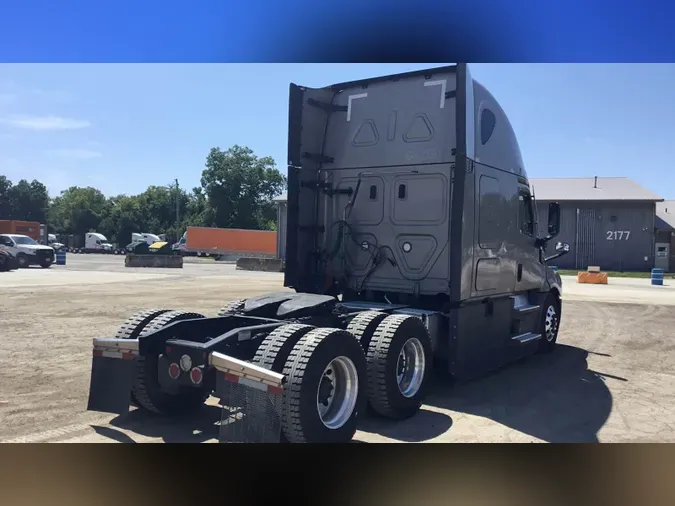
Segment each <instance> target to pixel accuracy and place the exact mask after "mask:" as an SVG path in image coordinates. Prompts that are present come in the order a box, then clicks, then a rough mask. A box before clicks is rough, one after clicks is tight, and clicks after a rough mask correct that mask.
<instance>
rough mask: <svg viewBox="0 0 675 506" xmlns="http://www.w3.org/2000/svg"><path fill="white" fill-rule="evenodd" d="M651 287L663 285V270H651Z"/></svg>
mask: <svg viewBox="0 0 675 506" xmlns="http://www.w3.org/2000/svg"><path fill="white" fill-rule="evenodd" d="M652 285H663V269H652Z"/></svg>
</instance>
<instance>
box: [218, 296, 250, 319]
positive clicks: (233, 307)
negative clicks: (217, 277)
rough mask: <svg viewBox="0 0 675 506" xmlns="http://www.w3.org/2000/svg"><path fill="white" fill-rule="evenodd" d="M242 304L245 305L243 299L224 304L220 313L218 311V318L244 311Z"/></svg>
mask: <svg viewBox="0 0 675 506" xmlns="http://www.w3.org/2000/svg"><path fill="white" fill-rule="evenodd" d="M244 304H246V300H245V299H240V300H233V301H230V302H228V303H227V304H225V306H223V308H221V310H220V311H218V316H228V315H233V314H237V313H238V312H240V311H241V310H242V309H244Z"/></svg>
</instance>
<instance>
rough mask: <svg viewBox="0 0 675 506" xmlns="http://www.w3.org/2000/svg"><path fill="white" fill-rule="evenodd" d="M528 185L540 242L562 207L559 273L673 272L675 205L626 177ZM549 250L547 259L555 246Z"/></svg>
mask: <svg viewBox="0 0 675 506" xmlns="http://www.w3.org/2000/svg"><path fill="white" fill-rule="evenodd" d="M530 185H531V187H532V190H533V192H534V196H535V199H536V201H537V211H538V223H539V235H540V237H541V236H545V235H546V232H547V231H546V225H547V223H548V204H549V203H551V202H558V203H560V212H561V220H560V234H559V235H558V237H556V239H555V242H557V241H561V242H566V243H568V244H569V245H570V252H569V253H568V254H566V255H564V256H562V257H560V258H559V259H558V260H556V262H555V263H556V265H557V266H558V267H559V268H561V269H583V270H585V269H586V268H587V267H588V266H589V265H597V266H600V268H601V269H603V270H606V271H648V270H650V269H651V268H653V267H655V266H656V267H659V266H661V267H662V268H665V269H667V270H669V267H670V266H671V265H672V266H673V268H674V269H675V201H669V202H670V205H668V203H667V202H665V201H664V200H663V199H662V198H661V197H659V196H658V195H655V194H654V193H652V192H650V191H649V190H647V189H645V188H644V187H642V186H641V185H639V184H638V183H636V182H635V181H633V180H631V179H628V178H624V177H598V178H593V177H590V178H547V179H531V180H530ZM275 200H276V201H277V205H278V220H279V221H278V224H277V230H278V235H277V237H278V241H279V244H278V248H277V250H278V255H279V257H280V258H284V257H285V254H286V213H287V206H286V195H282V196H280V197H278V198H277V199H275ZM657 205H658V214H657ZM664 247H665V248H666V250H667V251H666V253H665V258H667V259H668V263H669V265H668V266H665V261H664V256H663V255H664V250H663V249H662V248H664ZM659 248H661V250H659ZM549 249H550V252H549V254H551V253H552V252H553V245H550V246H549ZM655 252H656V254H655Z"/></svg>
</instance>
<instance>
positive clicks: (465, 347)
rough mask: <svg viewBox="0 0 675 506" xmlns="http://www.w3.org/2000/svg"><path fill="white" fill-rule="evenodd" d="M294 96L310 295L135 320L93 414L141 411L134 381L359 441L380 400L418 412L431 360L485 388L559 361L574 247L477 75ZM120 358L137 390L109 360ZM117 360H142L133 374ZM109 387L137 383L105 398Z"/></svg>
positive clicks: (294, 193) (97, 383) (384, 405)
mask: <svg viewBox="0 0 675 506" xmlns="http://www.w3.org/2000/svg"><path fill="white" fill-rule="evenodd" d="M289 101H290V103H289V145H288V150H289V170H288V175H289V180H288V229H287V239H286V240H287V244H286V267H285V273H284V285H285V286H286V287H290V288H293V289H294V290H295V292H296V293H286V292H284V293H278V294H268V295H263V296H260V297H254V298H251V299H248V300H245V301H234V302H232V303H230V304H228V305H227V306H226V307H224V308H223V309H222V310H221V312H220V313H219V315H218V317H216V318H205V317H204V316H203V315H196V314H193V313H183V312H172V311H168V310H156V311H160V312H159V313H154V312H148V313H140V314H139V315H135V316H134V317H132V319H131V320H129V321H128V322H127V323H126V324H125V325H123V327H121V329H120V332H119V333H118V337H117V338H116V339H98V340H95V342H94V352H95V356H94V363H93V367H92V386H91V389H90V409H100V410H104V411H105V410H111V411H114V410H120V409H121V410H125V409H126V410H128V405H129V391H128V389H127V390H124V388H122V387H121V386H123V385H132V386H131V387H130V388H131V392H132V395H133V397H134V399H135V402H136V403H137V404H139V405H141V406H143V407H145V408H146V409H150V410H154V411H158V412H165V413H169V412H172V411H175V410H184V409H188V408H190V407H194V406H199V405H201V404H202V403H203V402H204V399H205V398H206V397H207V396H208V395H209V394H210V393H212V392H215V393H216V395H217V396H219V397H220V398H221V403H222V404H223V406H224V407H225V406H229V404H238V405H239V408H241V409H243V413H244V415H243V416H244V419H246V420H248V422H247V423H249V426H248V427H249V429H251V427H252V426H253V425H256V423H257V422H256V421H260V420H261V419H262V418H265V416H263V415H262V414H261V413H269V412H273V413H276V415H274V416H272V415H268V416H267V419H266V421H265V423H264V424H263V425H265V424H267V425H265V426H269V424H270V423H271V426H273V427H276V428H277V429H273V430H271V432H273V433H276V432H277V431H278V434H279V438H278V439H280V440H283V439H286V440H288V441H291V442H345V441H349V440H350V439H351V438H352V437H353V434H354V431H355V430H356V424H357V422H358V419H359V418H360V416H361V415H362V413H363V412H364V410H365V409H364V408H365V405H366V404H369V405H370V406H371V407H372V408H373V410H374V411H375V412H376V413H378V414H380V415H381V416H385V417H388V418H392V419H402V418H407V417H410V416H413V415H414V414H415V413H416V412H417V411H418V410H419V407H420V406H421V404H422V402H423V400H424V398H425V395H426V392H427V387H428V377H429V371H430V370H431V368H432V364H436V366H440V367H444V368H447V370H448V371H449V372H450V373H451V374H452V375H453V376H455V377H458V378H461V377H470V376H476V375H480V374H482V373H484V372H486V371H488V370H491V369H494V368H497V367H500V366H502V365H504V364H506V363H508V362H510V361H512V360H516V359H518V358H520V357H523V356H525V355H528V354H532V353H535V352H537V351H541V352H548V351H551V350H553V348H554V346H555V342H556V339H557V333H558V328H559V323H560V316H561V309H562V307H561V291H562V283H561V280H560V277H559V276H558V275H557V273H556V272H554V271H553V270H552V269H550V268H549V267H547V265H546V262H547V261H550V260H551V259H552V258H555V257H556V256H559V255H562V254H565V253H566V252H567V251H568V249H569V247H568V246H567V245H564V244H560V243H559V244H558V245H556V253H555V254H554V255H552V256H550V257H546V256H545V255H546V250H547V245H548V243H549V242H550V241H551V239H553V238H554V237H555V236H556V235H557V233H558V230H559V220H560V213H559V208H558V205H557V204H555V203H553V204H551V205H550V209H549V213H548V216H549V223H548V225H549V227H548V234H547V236H546V237H537V236H536V230H537V224H536V220H537V216H536V211H535V209H536V207H535V205H534V196H533V195H532V193H531V191H530V187H529V182H528V179H527V174H526V172H525V170H524V167H523V163H522V159H521V155H520V150H519V147H518V143H517V141H516V137H515V134H514V132H513V129H512V128H511V125H510V123H509V121H508V118H507V116H506V114H505V113H504V111H503V110H502V109H501V107H500V106H499V104H498V103H497V101H496V100H495V99H494V98H493V97H492V96H491V95H490V93H489V92H488V91H487V90H486V89H485V88H484V87H483V86H482V85H480V84H479V83H477V82H475V81H474V80H473V79H472V78H471V75H470V72H469V69H468V66H467V65H466V64H458V65H456V66H449V67H442V68H437V69H430V70H424V71H418V72H410V73H406V74H400V75H395V76H386V77H380V78H375V79H368V80H363V81H356V82H349V83H342V84H338V85H333V86H329V87H326V88H321V89H311V88H306V87H301V86H297V85H291V87H290V100H289ZM125 347H126V348H125ZM120 350H122V351H120ZM124 350H126V351H124ZM105 353H107V354H108V355H109V356H110V358H109V360H108V362H109V361H110V360H112V361H113V362H115V363H116V364H117V369H116V370H117V372H116V373H114V374H118V375H122V374H127V380H125V381H117V380H115V381H113V380H112V379H111V376H110V375H111V374H113V373H111V372H110V371H112V370H113V368H112V366H110V364H109V363H107V364H108V365H106V366H105V367H103V366H102V367H97V360H103V359H105V358H106V357H105V356H104V355H103V354H105ZM111 354H113V355H114V354H117V355H115V356H123V357H126V358H128V359H129V361H131V362H136V363H137V364H138V365H137V366H136V368H134V367H127V369H124V370H125V371H126V373H123V372H122V370H123V366H122V365H121V364H122V362H124V361H121V360H118V359H117V360H115V359H114V358H112V355H111ZM138 367H140V368H141V369H138ZM139 371H141V372H139ZM155 378H157V379H155ZM112 384H114V385H118V386H120V385H121V386H120V387H119V388H122V390H120V392H118V393H116V394H114V395H113V394H110V393H109V394H108V395H104V394H102V393H101V392H103V391H104V387H102V386H101V385H107V386H106V387H105V388H110V385H112ZM232 385H239V386H241V388H248V389H250V390H251V391H253V390H257V391H263V390H264V392H265V395H266V396H267V397H265V399H267V401H265V402H270V403H271V404H272V408H273V409H269V406H266V407H265V406H262V404H264V403H262V404H261V403H260V402H251V397H250V396H249V397H247V395H249V394H250V392H249V394H246V395H241V396H234V397H237V401H236V402H235V400H233V396H232V395H230V394H231V393H232V392H229V391H227V389H228V388H231V386H232ZM242 385H246V387H244V386H242ZM151 392H152V393H151ZM251 395H252V394H251ZM114 399H116V400H114ZM242 399H243V400H242ZM247 399H248V400H247ZM271 399H276V400H271ZM261 402H262V401H261ZM228 403H229V404H228ZM113 405H114V406H113ZM261 406H262V407H261ZM230 407H231V406H230ZM228 409H229V408H228ZM275 417H276V418H275ZM269 418H271V419H272V421H270V420H269ZM258 428H259V427H258ZM253 432H255V433H256V434H259V433H260V431H258V432H256V431H253ZM251 433H252V432H251V430H248V431H247V432H246V434H248V436H247V437H250V434H251ZM221 436H222V434H221ZM230 436H231V434H230ZM223 439H225V440H233V439H237V438H233V437H223Z"/></svg>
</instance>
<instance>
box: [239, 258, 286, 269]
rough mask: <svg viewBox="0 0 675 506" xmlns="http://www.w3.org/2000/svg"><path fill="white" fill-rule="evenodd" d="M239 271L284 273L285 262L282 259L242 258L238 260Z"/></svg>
mask: <svg viewBox="0 0 675 506" xmlns="http://www.w3.org/2000/svg"><path fill="white" fill-rule="evenodd" d="M237 269H240V270H243V271H263V272H284V261H283V260H281V259H280V258H252V257H242V258H239V259H238V260H237Z"/></svg>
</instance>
